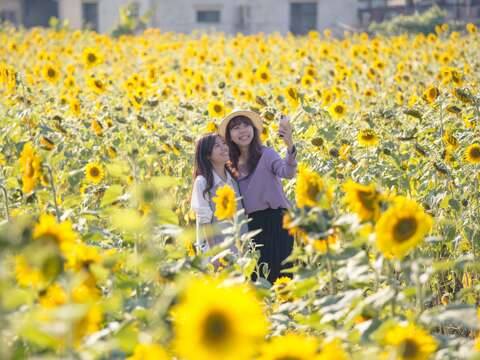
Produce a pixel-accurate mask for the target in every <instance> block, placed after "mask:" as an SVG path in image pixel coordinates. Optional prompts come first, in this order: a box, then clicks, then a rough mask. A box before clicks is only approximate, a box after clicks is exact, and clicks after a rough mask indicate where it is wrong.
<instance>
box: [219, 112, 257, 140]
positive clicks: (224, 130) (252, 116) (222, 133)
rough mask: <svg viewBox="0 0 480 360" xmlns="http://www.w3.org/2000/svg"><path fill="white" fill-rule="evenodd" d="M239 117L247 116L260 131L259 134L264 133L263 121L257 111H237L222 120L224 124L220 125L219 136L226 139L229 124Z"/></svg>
mask: <svg viewBox="0 0 480 360" xmlns="http://www.w3.org/2000/svg"><path fill="white" fill-rule="evenodd" d="M237 116H245V117H247V118H249V119H250V120H251V121H252V123H253V125H254V126H255V127H256V128H257V129H258V132H259V133H262V131H263V120H262V117H261V116H260V115H259V114H257V113H256V112H255V111H251V110H235V111H232V112H231V113H230V114H228V115H227V116H225V117H224V118H223V120H222V122H221V123H220V126H219V127H218V134H219V135H220V136H221V137H223V138H225V135H226V133H227V127H228V124H229V122H230V120H232V119H233V118H235V117H237Z"/></svg>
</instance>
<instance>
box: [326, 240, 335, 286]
mask: <svg viewBox="0 0 480 360" xmlns="http://www.w3.org/2000/svg"><path fill="white" fill-rule="evenodd" d="M325 242H326V244H327V269H328V272H329V273H330V283H329V287H330V295H336V293H337V289H336V288H337V286H336V283H335V277H334V276H333V268H332V262H331V258H330V254H331V253H330V244H329V243H328V241H325Z"/></svg>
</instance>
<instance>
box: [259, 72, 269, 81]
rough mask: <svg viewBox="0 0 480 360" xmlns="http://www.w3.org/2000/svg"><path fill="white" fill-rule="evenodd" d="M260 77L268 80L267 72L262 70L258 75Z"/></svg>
mask: <svg viewBox="0 0 480 360" xmlns="http://www.w3.org/2000/svg"><path fill="white" fill-rule="evenodd" d="M260 77H261V78H262V79H263V80H268V74H267V73H264V72H263V73H262V74H261V75H260Z"/></svg>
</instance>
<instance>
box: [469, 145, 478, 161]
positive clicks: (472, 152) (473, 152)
mask: <svg viewBox="0 0 480 360" xmlns="http://www.w3.org/2000/svg"><path fill="white" fill-rule="evenodd" d="M470 157H471V158H472V159H480V147H474V148H472V149H471V150H470Z"/></svg>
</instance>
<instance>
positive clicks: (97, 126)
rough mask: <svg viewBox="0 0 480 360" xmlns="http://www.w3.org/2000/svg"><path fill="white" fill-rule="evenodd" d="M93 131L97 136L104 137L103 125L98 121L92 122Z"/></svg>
mask: <svg viewBox="0 0 480 360" xmlns="http://www.w3.org/2000/svg"><path fill="white" fill-rule="evenodd" d="M92 130H93V132H94V133H95V135H97V136H102V135H103V125H102V123H101V122H100V121H98V120H92Z"/></svg>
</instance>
